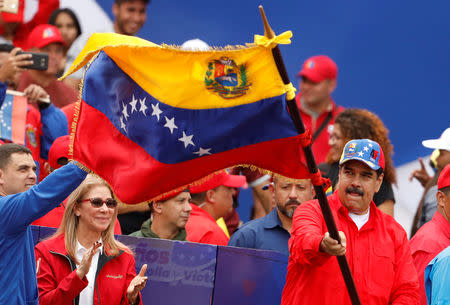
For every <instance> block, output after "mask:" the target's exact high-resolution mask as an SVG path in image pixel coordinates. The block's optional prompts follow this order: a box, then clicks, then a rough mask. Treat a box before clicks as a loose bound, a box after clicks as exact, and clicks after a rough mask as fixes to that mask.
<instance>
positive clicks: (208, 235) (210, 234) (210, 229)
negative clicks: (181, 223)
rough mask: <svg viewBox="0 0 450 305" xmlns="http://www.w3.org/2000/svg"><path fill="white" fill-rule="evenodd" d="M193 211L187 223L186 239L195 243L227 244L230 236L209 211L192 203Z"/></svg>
mask: <svg viewBox="0 0 450 305" xmlns="http://www.w3.org/2000/svg"><path fill="white" fill-rule="evenodd" d="M191 207H192V211H191V215H190V216H189V220H188V221H187V223H186V233H187V237H186V239H187V240H188V241H192V242H195V243H202V244H210V245H218V246H226V245H227V244H228V236H226V235H225V232H223V230H222V229H221V228H220V227H219V225H218V224H217V223H216V220H215V219H214V218H212V216H211V215H209V213H208V212H206V211H205V210H203V209H202V208H199V207H198V206H196V205H195V204H191Z"/></svg>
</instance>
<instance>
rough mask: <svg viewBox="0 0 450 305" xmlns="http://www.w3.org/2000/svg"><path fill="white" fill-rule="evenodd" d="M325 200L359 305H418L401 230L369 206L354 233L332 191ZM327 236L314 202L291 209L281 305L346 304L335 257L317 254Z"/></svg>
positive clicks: (386, 216) (413, 276)
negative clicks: (344, 247)
mask: <svg viewBox="0 0 450 305" xmlns="http://www.w3.org/2000/svg"><path fill="white" fill-rule="evenodd" d="M328 201H329V204H330V208H331V211H332V213H333V216H334V219H335V221H336V225H337V228H338V230H339V231H343V232H344V234H345V236H346V238H347V252H346V257H347V260H348V262H349V266H350V270H351V271H352V274H353V278H354V280H355V285H356V288H357V290H358V293H359V296H360V299H361V302H362V304H364V305H384V304H385V305H388V304H397V305H399V304H404V305H418V304H419V282H418V279H417V273H416V270H415V268H414V265H413V263H412V257H411V252H410V248H409V245H408V240H407V237H406V232H405V230H403V228H402V227H401V226H400V225H399V224H398V223H397V222H396V221H395V220H394V218H392V217H391V216H389V215H387V214H384V213H383V212H381V211H380V210H378V209H377V208H376V206H375V204H374V203H373V202H371V204H370V216H369V220H368V221H367V223H365V224H364V225H363V226H362V228H361V229H360V230H358V228H357V226H356V224H355V223H354V222H353V220H352V219H351V218H350V217H349V216H348V210H347V209H346V208H345V207H344V206H343V205H342V203H341V201H340V200H339V196H338V194H337V192H335V193H334V194H333V195H331V196H329V197H328ZM327 231H328V230H327V228H326V225H325V221H324V219H323V216H322V212H321V210H320V206H319V203H318V201H317V200H313V201H308V202H306V203H303V204H301V205H300V206H299V207H298V208H297V210H296V211H295V214H294V218H293V223H292V231H291V238H290V239H289V252H290V256H289V263H288V271H287V277H286V285H285V287H284V290H283V295H282V301H281V304H282V305H288V304H292V305H294V304H295V305H296V304H314V305H322V304H323V305H325V304H326V305H329V304H334V305H341V304H342V305H344V304H345V305H346V304H351V301H350V298H349V296H348V293H347V289H346V287H345V283H344V279H343V277H342V275H341V271H340V269H339V265H338V262H337V259H336V257H334V256H330V255H328V254H326V253H324V252H321V251H319V245H320V242H321V240H322V238H323V235H324V234H325V233H326V232H327Z"/></svg>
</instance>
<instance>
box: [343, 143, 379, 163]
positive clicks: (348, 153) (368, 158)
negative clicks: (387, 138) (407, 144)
mask: <svg viewBox="0 0 450 305" xmlns="http://www.w3.org/2000/svg"><path fill="white" fill-rule="evenodd" d="M350 160H358V161H361V162H364V163H365V164H366V165H367V166H369V167H370V168H371V169H373V170H378V169H379V168H380V167H381V168H382V169H383V170H384V153H383V150H382V149H381V147H380V145H379V144H378V143H377V142H375V141H372V140H369V139H360V140H351V141H348V142H347V144H345V147H344V151H343V152H342V156H341V160H340V161H339V165H342V164H344V163H345V162H347V161H350Z"/></svg>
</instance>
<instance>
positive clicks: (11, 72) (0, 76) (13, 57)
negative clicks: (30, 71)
mask: <svg viewBox="0 0 450 305" xmlns="http://www.w3.org/2000/svg"><path fill="white" fill-rule="evenodd" d="M19 51H21V49H20V48H14V49H13V50H12V51H11V53H9V55H8V57H6V59H5V61H4V62H3V64H2V66H1V67H0V81H1V82H6V81H10V82H11V81H14V77H15V75H16V73H19V72H22V71H24V68H26V66H29V65H31V64H32V63H33V61H32V60H30V59H31V54H19V55H18V54H17V53H18V52H19Z"/></svg>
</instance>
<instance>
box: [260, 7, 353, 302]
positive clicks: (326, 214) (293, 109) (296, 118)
mask: <svg viewBox="0 0 450 305" xmlns="http://www.w3.org/2000/svg"><path fill="white" fill-rule="evenodd" d="M259 11H260V13H261V17H262V19H263V23H264V36H266V37H267V38H269V39H271V38H273V37H275V33H274V32H273V30H272V28H271V27H270V25H269V22H268V21H267V18H266V14H265V13H264V9H263V7H262V5H260V6H259ZM272 55H273V57H274V59H275V63H276V65H277V69H278V73H279V74H280V76H281V79H282V80H283V83H284V84H285V85H288V84H290V81H289V76H288V74H287V71H286V67H285V66H284V61H283V58H282V56H281V52H280V48H279V47H278V45H277V46H276V47H274V48H273V49H272ZM286 102H287V107H288V109H289V114H290V116H291V118H292V120H293V122H294V124H295V127H296V129H297V132H298V133H299V134H303V133H304V132H305V131H306V129H305V125H304V124H303V121H302V118H301V116H300V111H299V109H298V106H297V103H296V101H295V98H292V99H290V100H287V101H286ZM303 153H304V154H305V158H306V162H307V166H308V170H309V172H310V173H311V174H315V173H317V172H318V168H317V163H316V159H315V158H314V155H313V152H312V149H311V144H309V145H307V146H305V147H303ZM314 190H315V191H316V196H317V199H318V200H319V204H320V208H321V210H322V214H323V218H324V220H325V223H326V225H327V229H328V232H329V233H330V236H331V237H332V238H333V239H336V240H337V241H338V242H339V243H341V240H340V238H339V234H338V230H337V227H336V222H335V221H334V218H333V214H332V213H331V209H330V205H329V204H328V200H327V196H326V195H325V191H324V189H323V186H322V185H314ZM336 258H337V260H338V263H339V267H340V269H341V272H342V276H343V277H344V281H345V285H346V287H347V291H348V294H349V296H350V299H351V302H352V305H361V301H360V299H359V295H358V291H357V290H356V286H355V282H354V280H353V276H352V273H351V271H350V267H349V265H348V261H347V257H346V256H345V255H343V256H336Z"/></svg>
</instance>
